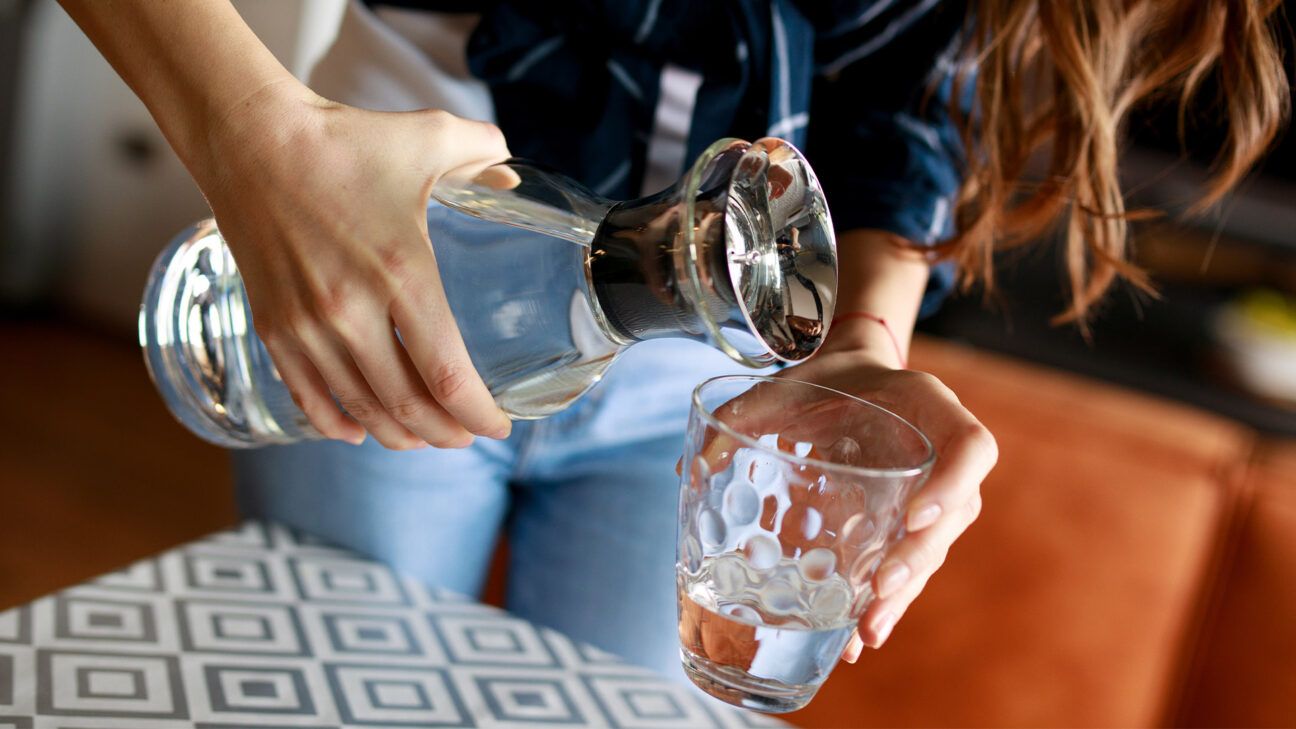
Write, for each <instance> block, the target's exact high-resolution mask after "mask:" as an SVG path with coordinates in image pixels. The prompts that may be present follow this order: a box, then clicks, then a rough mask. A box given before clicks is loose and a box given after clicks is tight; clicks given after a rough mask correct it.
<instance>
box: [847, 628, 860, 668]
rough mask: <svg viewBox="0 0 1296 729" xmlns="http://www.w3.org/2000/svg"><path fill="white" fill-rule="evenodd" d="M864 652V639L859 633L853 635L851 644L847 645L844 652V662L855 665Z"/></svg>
mask: <svg viewBox="0 0 1296 729" xmlns="http://www.w3.org/2000/svg"><path fill="white" fill-rule="evenodd" d="M863 651H864V639H863V638H861V637H860V636H859V631H858V630H856V631H855V632H854V633H851V639H850V642H848V643H847V644H846V650H844V651H842V660H843V661H846V662H847V663H854V662H855V661H858V660H859V657H860V653H862V652H863Z"/></svg>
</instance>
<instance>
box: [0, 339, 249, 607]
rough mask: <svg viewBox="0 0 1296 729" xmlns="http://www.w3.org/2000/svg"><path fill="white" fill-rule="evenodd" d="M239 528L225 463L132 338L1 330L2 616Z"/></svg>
mask: <svg viewBox="0 0 1296 729" xmlns="http://www.w3.org/2000/svg"><path fill="white" fill-rule="evenodd" d="M234 521H235V512H234V505H233V498H232V493H231V490H230V485H229V466H228V461H227V458H226V456H225V454H224V452H223V451H221V450H219V449H217V448H215V447H212V446H208V445H206V444H204V443H202V442H201V441H199V440H198V439H196V438H194V437H193V436H191V435H189V434H188V433H187V432H186V431H184V430H183V429H182V428H181V427H180V426H179V425H178V424H176V423H175V422H174V421H173V420H172V419H171V416H170V415H169V414H168V413H167V411H166V409H165V408H164V407H163V405H162V402H161V400H160V399H159V398H158V396H157V394H156V393H155V392H154V390H153V387H152V385H151V383H150V382H149V379H148V373H147V372H146V371H145V369H144V363H143V361H142V360H141V359H140V354H139V347H138V345H137V344H136V343H135V342H134V341H133V338H132V337H130V336H126V335H106V334H102V333H99V332H97V331H94V330H91V329H87V328H84V327H80V326H77V325H72V324H66V323H59V322H51V321H23V322H14V321H5V322H0V609H3V608H5V607H8V606H12V605H15V604H18V603H22V602H26V601H28V600H31V599H32V598H35V597H37V596H39V595H42V594H45V593H47V592H50V591H52V590H55V589H58V588H60V587H64V586H66V585H70V584H72V583H75V582H79V581H81V580H84V579H86V578H88V577H91V576H93V575H97V574H101V573H103V572H107V571H110V570H113V569H115V568H117V567H120V566H123V565H125V564H128V563H129V562H131V561H133V560H135V559H138V558H140V557H144V556H147V555H150V554H153V553H156V552H158V551H160V550H163V549H166V548H168V547H171V546H175V545H176V544H179V543H181V542H184V541H187V540H190V539H193V538H195V537H198V536H200V535H202V534H205V533H208V532H211V531H213V530H215V529H218V528H220V527H222V526H225V525H229V524H232V523H234Z"/></svg>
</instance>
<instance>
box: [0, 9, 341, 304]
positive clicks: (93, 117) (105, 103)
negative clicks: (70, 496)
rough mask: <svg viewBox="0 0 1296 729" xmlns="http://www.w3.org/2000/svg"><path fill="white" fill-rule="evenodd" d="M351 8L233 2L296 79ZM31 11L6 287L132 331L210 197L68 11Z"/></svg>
mask: <svg viewBox="0 0 1296 729" xmlns="http://www.w3.org/2000/svg"><path fill="white" fill-rule="evenodd" d="M344 4H345V0H273V2H271V1H268V0H235V6H236V7H237V8H238V10H239V12H240V13H241V14H242V15H243V17H244V19H245V20H246V21H247V22H248V24H249V25H250V26H251V27H252V29H253V30H254V31H256V32H257V34H258V36H260V37H261V39H262V40H263V41H264V42H265V43H266V45H267V46H268V47H269V48H270V49H271V51H273V52H274V53H275V55H276V56H277V57H278V58H279V59H280V60H281V61H283V62H284V64H285V65H286V66H288V67H289V68H290V69H292V70H293V71H294V73H297V74H298V75H299V76H301V75H302V74H303V72H304V71H305V70H306V69H307V68H308V67H309V65H310V64H312V63H313V62H314V60H315V59H316V58H318V57H319V54H320V53H322V52H323V50H324V49H325V48H327V46H328V44H329V42H331V40H332V37H333V34H334V33H335V32H336V27H337V20H338V18H339V17H340V15H341V10H342V8H343V7H344ZM33 15H34V17H33V18H32V22H31V26H30V28H29V29H28V35H27V38H26V44H25V45H26V47H25V51H24V60H23V64H22V76H21V78H20V81H19V90H18V94H17V104H18V106H17V112H18V114H17V116H18V118H17V119H16V120H15V135H14V139H15V144H16V149H15V150H14V172H15V174H16V177H15V178H14V180H15V184H14V186H13V188H14V190H13V201H12V205H13V207H12V212H13V218H14V220H13V226H12V230H10V231H6V240H5V241H4V243H5V245H4V247H3V249H0V271H2V272H3V273H0V289H3V291H4V293H6V294H7V295H8V296H9V297H10V298H19V299H22V298H31V297H33V296H37V295H40V294H41V293H42V292H44V291H48V290H51V289H52V290H54V291H55V292H56V296H57V298H58V300H59V301H60V302H62V303H64V304H66V305H67V306H68V307H70V308H71V309H73V310H75V311H77V312H78V313H81V314H84V315H86V316H89V317H91V318H95V319H99V320H101V321H104V322H107V323H110V324H113V325H119V326H123V327H133V326H134V320H135V316H136V312H137V309H138V306H139V296H140V293H141V292H142V290H143V285H144V279H145V277H146V275H147V270H148V267H149V265H150V264H151V262H152V259H153V257H154V256H155V255H156V254H157V251H158V250H159V249H160V248H161V247H162V246H163V245H164V244H165V243H166V241H167V240H169V239H170V238H171V236H173V235H174V234H175V233H176V232H178V231H179V230H180V229H182V228H183V227H185V226H186V225H187V224H189V223H190V222H192V221H194V220H196V219H198V218H201V217H204V216H205V215H207V208H206V204H205V203H204V201H203V199H202V196H201V195H200V194H199V192H198V190H197V188H196V187H195V186H194V184H193V182H192V180H190V178H189V176H188V173H187V172H186V171H185V169H184V167H183V166H182V165H181V164H180V162H179V160H178V159H177V158H176V157H175V155H174V154H173V153H172V152H171V150H170V148H169V147H167V145H166V141H165V140H164V139H163V137H162V135H161V133H160V132H159V131H158V129H157V127H156V125H154V123H153V121H152V119H151V118H150V116H149V115H148V112H147V110H146V109H145V108H144V105H143V104H142V103H140V101H139V100H138V99H136V98H135V96H134V95H133V94H132V93H131V92H130V89H129V88H128V87H127V86H126V85H125V83H123V82H122V81H121V80H120V79H119V78H118V77H117V75H116V74H115V73H114V72H113V71H112V69H111V67H109V66H108V64H107V63H106V62H105V61H104V60H103V59H102V58H101V57H100V56H99V54H98V52H97V51H96V50H95V48H94V46H93V45H91V44H90V42H89V41H88V40H87V39H86V38H85V36H84V35H83V34H82V33H81V32H80V30H79V29H78V28H77V27H76V25H75V24H74V23H72V21H71V19H69V18H68V17H67V15H66V14H65V13H64V12H63V11H62V9H61V8H59V7H58V6H57V4H56V3H55V2H53V0H40V2H38V3H37V4H36V7H35V12H34V14H33ZM132 150H135V151H134V152H132Z"/></svg>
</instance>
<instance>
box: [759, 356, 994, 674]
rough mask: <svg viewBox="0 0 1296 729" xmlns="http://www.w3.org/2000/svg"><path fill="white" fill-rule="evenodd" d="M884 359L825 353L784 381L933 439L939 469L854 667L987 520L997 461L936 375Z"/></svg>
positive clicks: (863, 627) (892, 561)
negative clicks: (988, 483) (860, 406)
mask: <svg viewBox="0 0 1296 729" xmlns="http://www.w3.org/2000/svg"><path fill="white" fill-rule="evenodd" d="M887 359H888V358H887V357H886V356H874V355H873V354H871V353H870V352H868V351H866V350H863V349H832V348H830V347H829V346H826V347H825V348H824V350H821V351H820V352H819V354H817V355H815V357H813V358H812V359H810V360H809V361H807V362H805V363H803V364H800V365H797V366H795V367H789V368H788V369H786V370H784V371H783V372H782V373H780V375H781V376H786V377H790V378H792V379H796V380H803V381H806V382H813V383H815V384H819V385H824V386H826V387H831V388H833V389H836V390H840V391H842V392H847V393H850V394H853V395H858V396H860V397H863V398H864V399H866V400H869V401H871V402H874V403H877V404H878V405H881V406H883V407H885V408H887V409H888V410H891V411H892V412H894V413H896V414H897V415H899V416H901V417H903V418H905V419H906V420H908V421H909V422H910V423H912V424H913V425H914V426H915V427H917V428H918V429H919V430H921V431H922V432H923V433H924V434H926V436H927V437H928V438H929V439H930V440H931V442H932V445H933V446H934V447H935V449H936V464H935V466H934V468H933V470H932V473H931V477H930V478H929V479H928V481H927V483H926V484H925V485H924V486H923V487H922V489H920V490H919V491H918V493H917V494H916V495H915V496H914V498H913V502H912V503H911V504H910V505H909V509H908V511H907V513H906V516H905V529H906V532H907V533H906V534H905V536H904V537H903V538H902V539H901V540H900V541H899V542H897V543H895V545H893V546H892V548H891V550H890V552H889V553H888V555H887V556H886V558H885V560H884V561H883V562H882V564H881V565H879V566H878V569H877V572H876V574H875V575H874V578H873V587H874V592H875V594H876V595H877V599H876V600H874V601H873V603H872V604H871V605H869V607H868V609H867V610H866V611H865V613H864V615H862V616H861V617H860V623H859V629H858V633H857V634H856V635H855V636H854V637H853V638H852V639H851V642H850V643H849V644H848V645H847V646H846V650H845V651H843V653H842V659H843V660H845V661H847V662H850V663H854V662H855V661H856V659H858V658H859V655H860V652H861V651H862V650H863V648H864V646H866V645H867V646H871V647H873V648H878V647H880V646H881V645H882V644H883V643H885V642H886V640H887V636H889V635H890V634H891V630H892V628H894V627H895V624H896V621H898V620H899V619H900V618H901V617H903V616H904V614H905V610H907V609H908V608H909V605H910V603H912V602H913V601H914V598H916V597H918V594H919V593H921V592H922V591H923V588H924V587H925V586H926V585H927V581H928V580H929V579H931V576H932V574H933V573H934V572H935V571H936V570H937V569H939V568H940V566H941V565H942V564H943V563H944V562H945V557H946V555H947V554H948V552H949V549H950V547H951V546H952V545H953V544H954V541H955V540H957V539H958V538H959V536H960V535H962V534H963V532H964V531H965V530H966V529H967V528H968V526H970V525H971V524H972V522H974V521H976V518H977V516H978V515H979V514H980V513H981V481H982V480H983V479H985V477H986V475H987V474H989V473H990V469H992V468H993V467H994V465H995V461H996V460H997V459H998V447H997V446H996V444H995V439H994V436H992V435H991V434H990V431H989V430H986V428H985V426H983V425H982V424H981V423H980V421H978V420H977V419H976V418H975V417H974V416H973V415H972V413H970V412H968V410H967V408H965V407H963V405H962V403H960V402H959V399H958V398H957V397H956V396H955V395H954V393H953V391H951V390H950V389H949V388H948V387H946V386H945V385H944V384H942V383H941V381H940V380H938V379H936V378H935V377H933V376H932V375H929V374H927V373H925V372H917V371H914V370H906V369H895V368H894V367H893V366H890V365H889V364H888V363H887Z"/></svg>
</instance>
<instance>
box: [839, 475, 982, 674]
mask: <svg viewBox="0 0 1296 729" xmlns="http://www.w3.org/2000/svg"><path fill="white" fill-rule="evenodd" d="M980 514H981V496H980V494H973V496H972V498H971V499H969V500H968V501H967V502H966V503H964V504H962V505H960V506H959V508H957V509H955V510H953V511H950V512H947V513H946V515H945V516H944V517H943V518H941V519H939V520H938V521H937V522H936V523H935V524H933V525H931V526H930V527H928V528H927V529H924V530H922V531H920V532H917V533H911V534H908V535H906V536H905V538H904V539H902V540H900V541H899V542H898V543H897V544H896V545H895V546H894V547H892V548H891V552H890V554H888V555H887V558H886V559H885V560H884V561H883V562H882V564H881V566H879V567H878V570H877V573H876V574H875V575H874V576H873V591H874V594H876V595H877V599H876V600H874V601H873V603H872V604H871V605H870V606H869V608H868V610H867V611H866V612H865V614H864V615H863V616H862V617H861V619H860V631H859V637H860V639H861V642H862V644H863V645H866V646H871V647H873V648H878V647H880V646H881V645H882V644H883V643H885V642H886V639H887V637H888V636H890V634H891V630H892V629H893V628H894V627H895V624H896V622H897V621H899V620H900V618H901V617H903V616H904V614H905V611H906V610H908V609H909V605H910V604H911V603H912V602H913V601H914V599H915V598H917V597H918V595H919V593H921V592H922V591H923V588H924V587H926V585H927V581H928V580H930V579H931V577H932V575H933V574H934V573H935V572H936V570H937V569H939V568H940V566H941V565H942V564H944V563H945V558H946V556H947V555H948V554H949V550H950V547H951V546H953V544H954V541H955V540H957V539H958V538H959V536H960V535H961V534H963V532H964V531H966V530H967V528H968V527H969V526H971V525H972V523H973V522H974V521H976V519H977V517H978V516H979V515H980ZM849 647H850V646H848V648H849ZM844 655H845V654H844Z"/></svg>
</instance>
